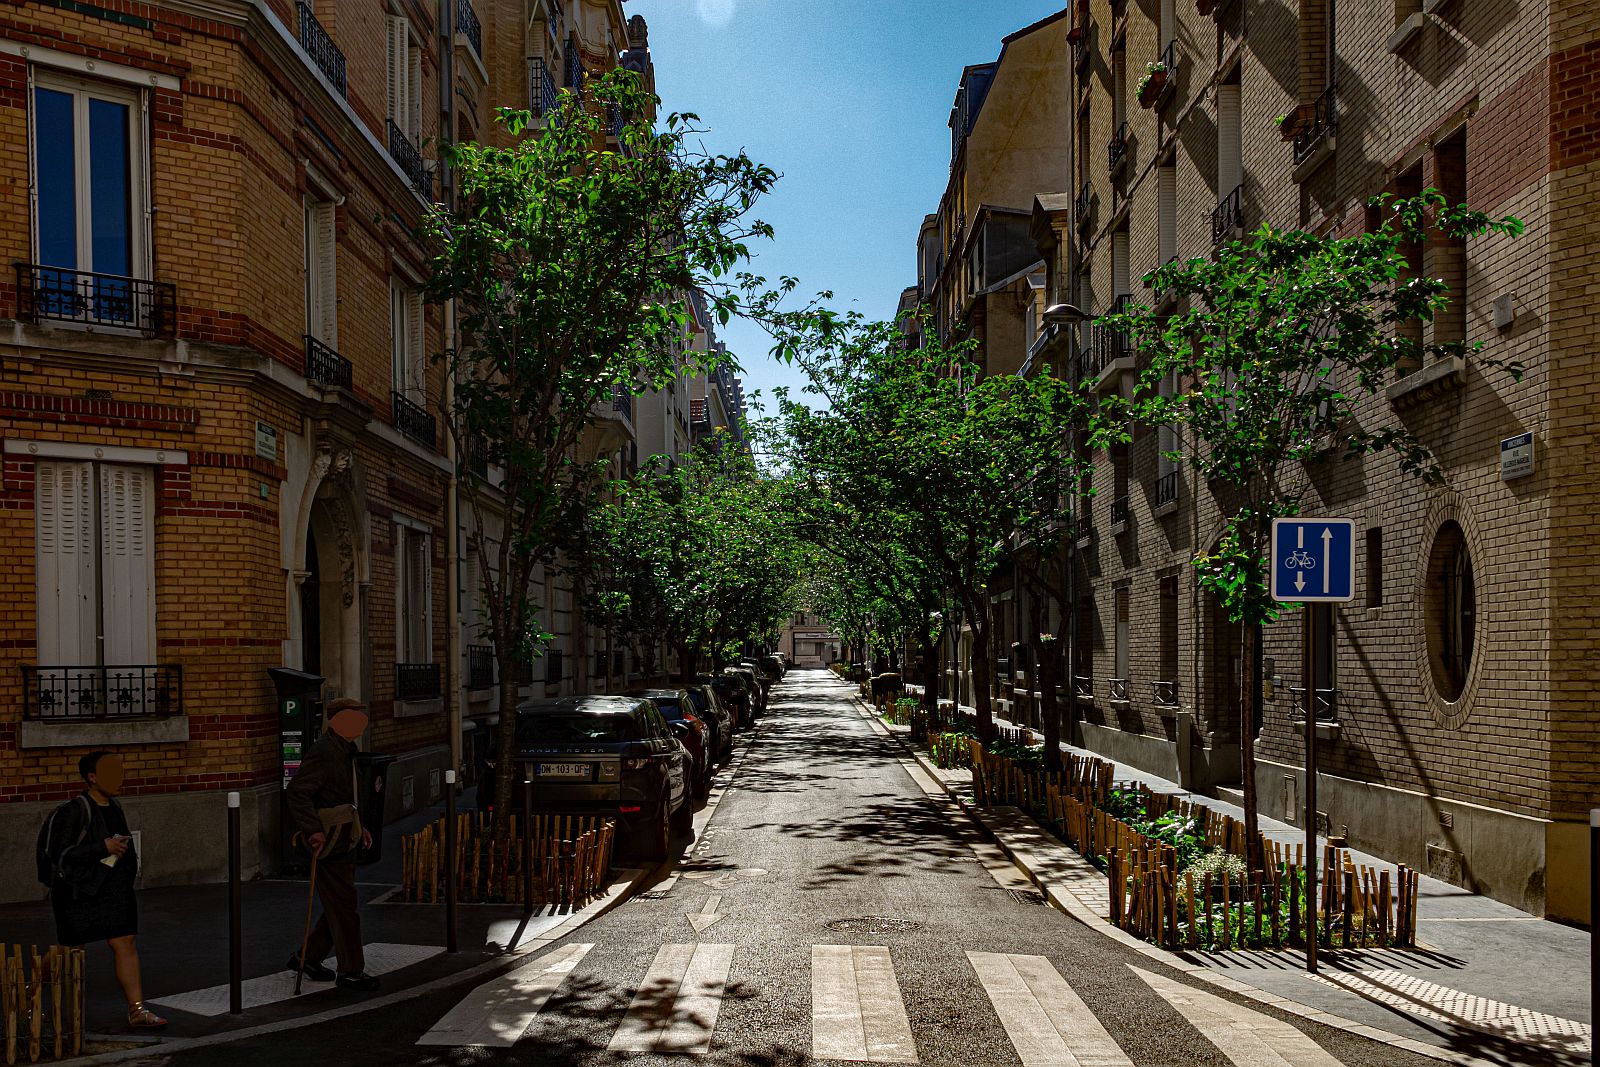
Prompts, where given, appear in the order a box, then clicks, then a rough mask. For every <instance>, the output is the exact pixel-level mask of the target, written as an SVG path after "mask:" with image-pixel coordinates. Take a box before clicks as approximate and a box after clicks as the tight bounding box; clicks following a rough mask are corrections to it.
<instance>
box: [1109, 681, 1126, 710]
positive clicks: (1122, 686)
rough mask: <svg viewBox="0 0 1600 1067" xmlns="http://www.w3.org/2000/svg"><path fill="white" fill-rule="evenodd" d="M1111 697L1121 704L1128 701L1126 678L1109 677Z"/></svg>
mask: <svg viewBox="0 0 1600 1067" xmlns="http://www.w3.org/2000/svg"><path fill="white" fill-rule="evenodd" d="M1111 699H1112V700H1115V701H1117V702H1118V703H1121V704H1126V703H1128V701H1129V699H1130V698H1129V696H1128V680H1127V679H1126V678H1113V679H1111Z"/></svg>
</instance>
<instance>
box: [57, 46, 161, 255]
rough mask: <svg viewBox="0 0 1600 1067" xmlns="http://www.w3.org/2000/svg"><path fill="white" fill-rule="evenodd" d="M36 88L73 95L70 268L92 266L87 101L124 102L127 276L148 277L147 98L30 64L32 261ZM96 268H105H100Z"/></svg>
mask: <svg viewBox="0 0 1600 1067" xmlns="http://www.w3.org/2000/svg"><path fill="white" fill-rule="evenodd" d="M36 89H48V90H52V91H54V92H59V93H67V94H69V95H71V96H72V98H73V111H74V121H73V157H74V159H73V162H74V164H75V167H76V173H75V174H74V181H75V183H76V188H75V190H74V191H75V193H76V195H77V219H78V234H77V238H78V263H77V266H76V268H74V269H76V270H80V271H90V272H94V271H95V266H94V249H93V244H92V236H91V235H92V234H93V232H94V217H93V213H92V206H91V204H90V202H89V191H88V190H89V152H88V151H87V147H88V128H89V126H88V113H89V100H90V99H95V98H98V99H101V100H106V101H110V102H112V103H117V104H124V105H126V106H127V107H128V109H129V111H128V114H129V122H128V183H129V190H128V200H129V204H128V220H129V225H130V226H131V227H132V230H133V232H132V233H131V234H130V235H129V256H128V262H129V269H130V271H131V274H130V275H129V276H130V277H133V278H138V279H140V280H148V279H149V278H150V272H151V265H150V164H149V159H150V154H149V149H148V141H149V129H150V99H149V94H148V93H147V92H146V91H145V90H143V89H136V88H132V87H129V86H126V85H120V84H117V83H116V82H107V81H103V80H101V79H98V78H89V77H80V76H77V75H72V74H64V73H61V72H59V71H54V70H47V69H43V68H39V67H35V66H30V67H29V68H28V89H27V92H28V103H27V107H28V217H29V223H30V234H29V237H30V247H31V249H32V254H33V261H34V262H35V263H37V262H39V255H40V252H39V237H40V233H39V230H40V226H39V173H38V147H39V129H38V114H37V112H38V108H37V106H36V105H37V98H36V96H35V93H34V91H35V90H36ZM99 273H107V272H105V271H101V272H99Z"/></svg>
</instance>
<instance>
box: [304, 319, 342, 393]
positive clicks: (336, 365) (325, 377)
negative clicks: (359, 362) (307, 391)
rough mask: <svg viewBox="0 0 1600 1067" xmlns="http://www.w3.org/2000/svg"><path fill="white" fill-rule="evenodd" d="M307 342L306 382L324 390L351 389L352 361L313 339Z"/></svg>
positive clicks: (309, 336)
mask: <svg viewBox="0 0 1600 1067" xmlns="http://www.w3.org/2000/svg"><path fill="white" fill-rule="evenodd" d="M305 340H306V380H307V381H308V382H310V383H311V384H313V385H320V386H321V387H322V388H324V389H350V388H352V386H351V384H350V383H351V380H352V378H351V368H350V361H349V360H348V359H345V358H344V357H343V356H341V355H340V354H339V353H337V352H335V351H334V350H333V349H331V348H329V347H328V346H327V345H325V344H323V343H322V342H321V341H319V340H317V339H316V338H315V337H312V336H311V335H310V334H309V333H308V334H306V335H305Z"/></svg>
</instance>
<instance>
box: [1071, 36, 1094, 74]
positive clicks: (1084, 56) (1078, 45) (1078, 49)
mask: <svg viewBox="0 0 1600 1067" xmlns="http://www.w3.org/2000/svg"><path fill="white" fill-rule="evenodd" d="M1089 56H1090V52H1089V46H1088V44H1087V43H1085V41H1084V40H1083V39H1082V38H1079V39H1078V40H1077V41H1076V42H1075V43H1074V44H1073V46H1072V65H1073V67H1074V68H1076V69H1077V71H1078V77H1080V78H1082V77H1084V76H1085V75H1087V74H1088V72H1089Z"/></svg>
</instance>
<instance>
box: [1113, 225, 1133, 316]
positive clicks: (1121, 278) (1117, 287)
mask: <svg viewBox="0 0 1600 1067" xmlns="http://www.w3.org/2000/svg"><path fill="white" fill-rule="evenodd" d="M1128 256H1129V247H1128V227H1127V225H1126V224H1124V225H1122V226H1120V227H1118V228H1117V230H1116V231H1115V232H1113V233H1112V235H1111V298H1112V301H1113V302H1115V301H1116V299H1117V298H1118V297H1123V296H1127V295H1128V294H1129V293H1131V292H1132V291H1133V288H1132V285H1131V284H1130V271H1129V269H1128Z"/></svg>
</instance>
